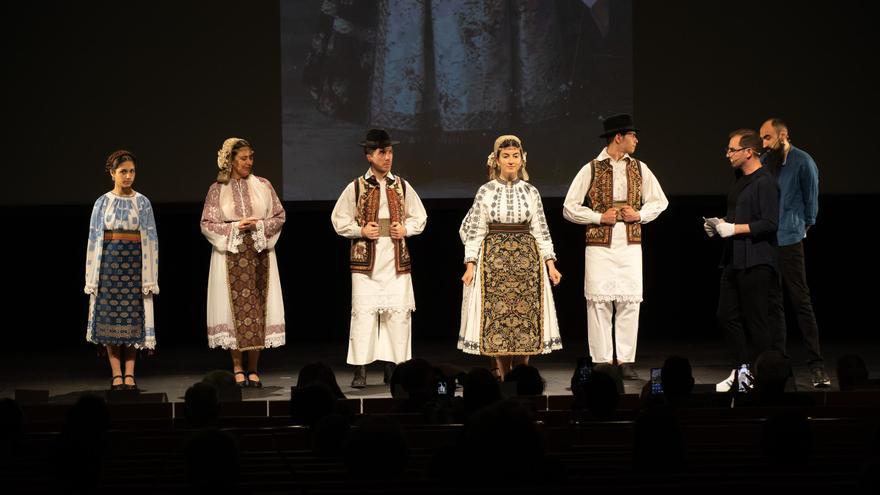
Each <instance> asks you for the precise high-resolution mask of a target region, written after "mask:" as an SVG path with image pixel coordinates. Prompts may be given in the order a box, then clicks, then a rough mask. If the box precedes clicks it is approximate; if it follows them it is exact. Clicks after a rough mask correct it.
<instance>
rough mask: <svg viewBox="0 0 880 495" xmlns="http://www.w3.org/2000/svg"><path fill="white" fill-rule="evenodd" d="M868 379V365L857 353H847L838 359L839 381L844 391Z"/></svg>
mask: <svg viewBox="0 0 880 495" xmlns="http://www.w3.org/2000/svg"><path fill="white" fill-rule="evenodd" d="M867 381H868V366H867V365H866V364H865V360H864V359H862V357H861V356H859V355H857V354H845V355H843V356H840V359H838V360H837V383H838V385H840V390H841V391H842V392H846V391H851V390H854V389H856V388H858V387H859V386H860V385H864V384H865V383H866V382H867Z"/></svg>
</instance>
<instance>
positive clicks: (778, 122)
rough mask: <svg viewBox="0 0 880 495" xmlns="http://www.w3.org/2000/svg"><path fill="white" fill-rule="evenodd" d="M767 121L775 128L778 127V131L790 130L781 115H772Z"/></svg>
mask: <svg viewBox="0 0 880 495" xmlns="http://www.w3.org/2000/svg"><path fill="white" fill-rule="evenodd" d="M767 122H770V125H772V126H773V128H774V129H776V132H780V131H787V130H788V124H786V123H785V122H784V121H783V120H782V119H780V118H779V117H770V118H769V119H767Z"/></svg>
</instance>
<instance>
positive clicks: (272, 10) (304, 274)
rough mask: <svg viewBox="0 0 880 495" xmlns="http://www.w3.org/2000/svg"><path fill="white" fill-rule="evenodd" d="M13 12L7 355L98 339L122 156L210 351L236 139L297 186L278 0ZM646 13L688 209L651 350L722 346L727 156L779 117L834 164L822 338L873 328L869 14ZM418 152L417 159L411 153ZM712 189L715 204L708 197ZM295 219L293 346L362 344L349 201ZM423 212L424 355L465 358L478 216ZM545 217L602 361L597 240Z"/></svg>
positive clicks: (662, 224)
mask: <svg viewBox="0 0 880 495" xmlns="http://www.w3.org/2000/svg"><path fill="white" fill-rule="evenodd" d="M3 9H4V19H6V20H7V29H5V30H4V32H3V36H4V46H6V47H8V49H7V53H8V54H9V55H8V56H9V60H8V61H7V65H6V70H7V71H8V72H7V74H8V75H7V77H6V80H5V82H7V83H8V85H7V86H6V87H7V89H6V90H5V91H4V97H5V105H4V107H5V109H6V111H5V112H4V114H5V116H6V117H7V131H6V133H5V134H4V142H5V143H6V145H5V146H4V147H3V156H4V158H5V159H4V165H5V167H4V168H5V169H6V171H7V174H6V180H5V181H4V194H3V195H2V196H0V197H2V199H0V201H2V206H0V215H2V218H4V219H5V220H6V231H7V236H6V242H3V243H0V245H2V246H3V247H2V248H0V255H2V259H3V260H4V261H6V270H5V271H4V275H5V277H4V288H5V290H4V292H5V294H6V296H5V297H4V298H3V300H4V308H3V309H4V312H3V313H4V323H3V329H4V332H3V333H4V335H5V336H6V338H7V344H9V345H6V346H3V348H4V349H5V350H6V351H9V350H11V349H15V348H16V347H19V346H32V345H45V346H66V345H82V344H81V343H82V339H83V335H84V331H85V330H84V329H85V316H86V315H85V313H86V297H85V296H84V295H82V285H83V271H84V260H85V243H86V228H87V224H88V215H89V213H90V209H91V202H92V201H93V200H94V198H95V197H97V196H98V195H99V194H101V193H103V192H104V191H106V190H107V189H108V187H109V185H110V184H109V180H107V179H106V178H105V176H104V175H103V161H104V158H105V156H106V155H107V154H108V153H109V152H110V151H111V150H113V149H115V148H118V147H128V148H131V149H133V150H135V151H136V152H137V153H138V155H139V157H140V164H139V175H138V182H137V189H138V190H140V191H142V192H144V193H145V194H147V195H148V196H149V197H150V198H151V199H152V201H153V203H154V205H155V208H156V214H157V221H158V225H159V235H160V245H161V268H160V284H161V287H162V293H161V294H160V295H159V296H158V298H157V301H156V322H157V331H158V333H159V342H160V346H174V345H202V344H203V343H204V311H205V309H204V308H205V286H206V278H207V269H208V258H209V249H210V248H209V245H208V243H207V242H206V241H204V239H203V238H202V237H201V235H200V233H199V231H198V218H199V214H200V211H201V205H200V201H201V200H202V198H203V197H204V194H205V192H206V191H207V188H208V186H209V184H210V183H211V181H212V180H213V177H214V174H215V170H216V168H215V167H216V165H215V153H216V150H217V148H218V147H219V146H220V144H221V143H222V140H223V139H224V138H225V137H228V136H230V135H237V136H241V137H247V138H249V139H250V140H251V141H252V142H253V143H254V144H255V147H256V149H257V166H256V167H257V168H256V170H255V172H256V173H257V174H258V175H262V176H264V177H267V178H269V179H270V180H271V181H272V182H273V183H275V184H276V185H278V184H280V183H281V176H280V174H281V130H280V121H281V118H280V94H281V92H280V76H279V66H278V60H279V36H278V22H279V17H278V15H279V14H278V12H279V6H278V3H277V2H272V1H266V2H262V1H261V2H243V1H242V2H233V1H228V0H222V1H212V2H181V3H172V2H162V1H158V2H157V1H149V2H147V1H133V2H85V3H78V4H73V3H63V2H57V3H56V2H42V3H38V4H28V3H25V2H17V3H10V4H6V5H4V7H3ZM633 14H634V28H633V32H634V40H633V47H634V63H635V65H634V85H635V115H636V118H637V119H638V122H639V125H640V126H641V127H642V129H643V132H642V135H641V139H642V140H641V144H640V148H639V153H638V155H639V156H640V157H641V158H643V159H644V160H645V161H647V162H648V163H649V164H651V166H652V168H654V169H655V172H656V173H657V175H658V178H659V179H660V181H661V184H662V185H663V186H664V188H665V189H666V191H667V193H668V194H669V196H670V202H671V205H670V208H669V210H668V211H667V212H666V213H664V214H663V215H662V216H661V217H660V219H659V220H657V221H656V222H654V223H652V224H650V225H649V226H648V228H647V229H646V237H647V239H646V242H645V245H644V252H645V303H644V305H643V310H642V329H643V330H642V332H643V335H646V336H649V337H650V336H653V337H656V338H667V337H675V336H679V337H682V336H683V337H693V338H699V337H700V336H704V335H705V336H713V337H714V336H715V335H717V333H716V332H717V330H716V327H715V322H714V319H713V314H714V306H715V303H716V301H717V277H718V273H717V270H716V269H715V268H714V266H715V263H716V260H717V246H716V245H715V244H714V243H712V242H710V241H707V240H706V239H705V238H704V236H703V234H702V230H701V228H700V220H699V217H700V216H701V215H707V216H708V215H717V214H719V213H721V212H722V204H723V198H722V197H721V196H720V195H719V194H718V193H719V192H721V191H724V190H726V188H727V185H728V184H729V182H730V180H731V175H730V173H729V171H728V169H727V167H728V166H727V165H726V163H725V161H724V158H723V156H722V154H721V151H720V150H721V149H722V148H723V147H724V145H725V144H726V141H727V138H726V134H727V132H728V131H730V130H732V129H734V128H737V127H742V126H749V125H751V126H757V125H759V124H760V122H761V120H762V119H763V118H764V117H766V116H768V115H769V114H775V115H780V116H782V117H784V118H787V119H788V120H789V121H790V123H791V126H792V135H793V136H794V139H795V142H796V144H800V145H802V146H803V147H804V148H805V149H806V150H808V151H809V152H811V153H812V154H813V155H814V157H815V158H816V160H817V162H818V163H819V166H820V171H821V172H820V177H821V186H820V189H821V192H822V197H821V207H820V214H819V221H818V222H819V224H818V226H817V227H816V228H815V229H813V230H811V235H810V239H809V240H808V241H807V259H808V264H809V275H810V282H811V287H812V290H813V296H814V299H815V301H816V308H817V313H818V315H819V318H820V325H821V326H822V328H823V330H822V332H823V335H827V336H829V337H830V336H834V335H837V336H842V337H844V338H845V337H846V336H848V335H855V334H857V333H860V332H864V333H870V332H871V331H872V330H873V328H872V326H873V323H872V321H873V319H872V318H870V317H868V316H867V315H869V314H870V309H869V308H870V307H872V304H873V292H874V291H873V290H868V289H865V288H864V287H865V284H866V283H870V282H872V281H873V280H876V278H877V269H876V268H875V265H874V264H873V263H871V262H869V260H871V259H872V258H871V254H873V253H872V250H873V249H872V245H871V244H870V243H869V242H868V239H870V238H871V237H872V236H873V231H872V228H871V226H870V224H869V223H870V217H871V215H870V212H872V211H873V210H874V209H875V205H876V204H877V199H878V194H877V193H878V192H880V191H878V189H880V186H878V180H877V174H878V172H877V170H876V167H873V166H872V164H871V162H870V158H869V157H868V156H867V155H866V154H865V151H867V149H866V146H867V144H868V143H870V139H871V138H873V136H874V134H875V132H874V131H875V129H876V124H875V123H874V119H873V118H872V115H873V114H872V111H871V108H873V106H875V105H876V90H875V84H874V79H872V76H871V75H869V74H868V68H869V65H870V60H872V57H873V54H874V53H875V47H874V42H873V39H869V33H868V30H867V23H868V22H869V21H868V19H869V18H870V14H871V13H869V12H868V11H867V7H865V5H863V4H862V3H861V2H838V3H835V4H834V6H830V5H827V4H826V5H823V4H816V5H813V4H808V3H805V2H797V3H794V2H778V3H777V2H757V1H754V2H753V1H746V2H698V1H694V2H678V3H675V2H672V3H670V2H662V3H661V2H649V1H642V0H636V1H635V2H634V5H633ZM771 28H772V29H771ZM774 30H775V31H774ZM572 146H578V147H582V148H583V154H584V156H585V157H589V156H591V155H594V154H596V153H598V151H599V150H600V148H601V146H600V144H599V143H597V142H596V141H594V140H593V139H592V137H589V138H588V139H585V140H584V141H583V142H577V143H572ZM416 152H418V150H411V149H402V150H401V151H400V152H399V153H398V154H397V156H396V158H397V160H399V161H405V160H406V158H407V154H408V153H409V154H411V153H416ZM451 152H452V153H454V152H455V151H454V149H453V150H451ZM468 159H470V158H468ZM575 168H576V166H575ZM573 172H574V171H573ZM315 173H320V164H315ZM572 175H573V173H572ZM342 186H343V185H342V184H340V185H339V187H340V189H341V188H342ZM414 187H416V188H418V184H414ZM475 187H476V185H475ZM702 188H705V191H706V193H707V194H706V195H695V194H694V191H699V190H703V189H702ZM285 206H286V208H287V210H288V224H287V226H286V227H285V232H284V234H282V239H281V241H280V243H279V245H278V257H279V265H280V269H281V277H282V285H283V287H284V290H285V306H286V310H287V322H288V338H289V340H290V341H294V342H295V341H299V340H307V339H332V340H336V341H344V339H345V338H346V335H347V331H348V311H349V290H350V285H349V279H348V275H347V269H346V256H347V241H345V240H343V239H341V238H339V237H337V236H336V235H335V234H334V233H333V232H332V230H331V228H330V226H329V218H328V217H329V212H330V209H331V208H332V204H331V203H327V202H313V203H286V205H285ZM426 206H427V208H428V213H429V221H428V228H427V230H426V231H425V233H424V234H423V235H422V236H420V237H418V238H415V239H413V241H412V249H413V256H414V258H415V274H414V283H415V290H416V300H417V305H418V311H417V312H416V314H415V316H414V321H415V325H414V333H415V343H416V346H418V342H419V339H420V338H422V337H425V338H427V337H428V336H437V337H440V338H443V339H448V341H449V342H450V344H452V343H454V341H455V338H456V334H457V329H458V318H459V316H458V315H459V307H460V285H459V282H458V278H459V277H460V272H461V257H462V248H461V244H460V242H459V241H458V237H457V228H458V224H459V222H460V221H461V218H462V217H463V215H464V213H465V211H466V210H467V208H468V206H469V201H467V200H464V201H462V200H439V199H438V200H431V201H428V202H426ZM545 207H546V209H547V212H548V220H549V222H550V228H551V232H552V234H553V238H554V241H555V243H556V245H557V253H558V255H559V259H560V262H559V266H560V269H561V270H562V272H563V275H564V277H565V279H564V282H563V284H562V285H561V286H560V287H559V288H557V289H556V291H557V308H558V310H559V314H560V324H561V326H562V332H563V336H564V339H565V343H566V345H568V346H583V345H585V344H584V341H585V317H584V308H583V298H582V275H583V259H582V256H583V237H582V236H583V232H582V229H581V227H579V226H575V225H572V224H569V223H567V222H565V221H564V220H562V218H561V213H560V207H561V200H560V199H558V198H556V199H554V198H546V200H545ZM866 217H867V218H866ZM719 340H720V339H719Z"/></svg>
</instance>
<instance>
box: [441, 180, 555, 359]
mask: <svg viewBox="0 0 880 495" xmlns="http://www.w3.org/2000/svg"><path fill="white" fill-rule="evenodd" d="M490 223H505V224H510V223H528V225H529V231H530V232H531V234H532V236H533V237H534V238H535V242H536V243H537V245H538V251H539V253H540V255H541V260H542V261H544V262H545V263H541V266H542V270H541V272H542V274H543V284H544V290H543V291H542V293H543V298H544V301H543V305H542V306H543V308H544V309H543V312H544V314H543V320H544V322H543V328H544V336H543V340H544V342H543V350H542V352H541V353H542V354H548V353H550V352H551V351H554V350H557V349H562V341H561V339H560V336H559V323H558V321H557V320H556V305H555V303H554V302H553V291H552V290H551V287H552V285H551V284H550V278H549V277H548V275H547V264H546V261H547V260H551V259H552V260H556V253H555V252H554V251H553V240H552V239H551V238H550V229H549V228H548V227H547V219H546V217H545V216H544V205H543V203H542V202H541V194H540V193H539V192H538V189H537V188H536V187H535V186H533V185H531V184H529V183H528V182H526V181H523V180H517V181H514V182H506V181H502V180H493V181H491V182H487V183H486V184H483V185H482V186H481V187H480V189H479V190H478V191H477V195H476V197H475V198H474V204H473V206H471V209H470V210H469V211H468V213H467V215H465V217H464V220H462V222H461V228H460V229H459V231H458V234H459V237H461V241H462V242H463V243H464V261H465V263H467V262H471V261H472V262H475V263H476V267H475V268H476V269H475V270H474V279H473V281H472V282H471V285H466V286H464V290H463V294H462V304H461V326H460V328H459V335H458V348H459V349H461V350H462V351H464V352H466V353H468V354H480V335H481V331H482V329H481V328H480V321H481V315H482V314H483V306H482V305H483V298H482V295H481V293H480V287H481V285H480V284H481V281H480V273H481V266H482V259H483V253H482V245H483V239H484V238H485V237H486V234H488V232H489V224H490Z"/></svg>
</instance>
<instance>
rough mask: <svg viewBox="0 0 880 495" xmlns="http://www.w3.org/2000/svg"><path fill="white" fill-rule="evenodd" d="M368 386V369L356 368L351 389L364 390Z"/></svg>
mask: <svg viewBox="0 0 880 495" xmlns="http://www.w3.org/2000/svg"><path fill="white" fill-rule="evenodd" d="M366 386H367V367H366V366H363V365H361V366H355V367H354V378H352V380H351V388H364V387H366Z"/></svg>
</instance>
